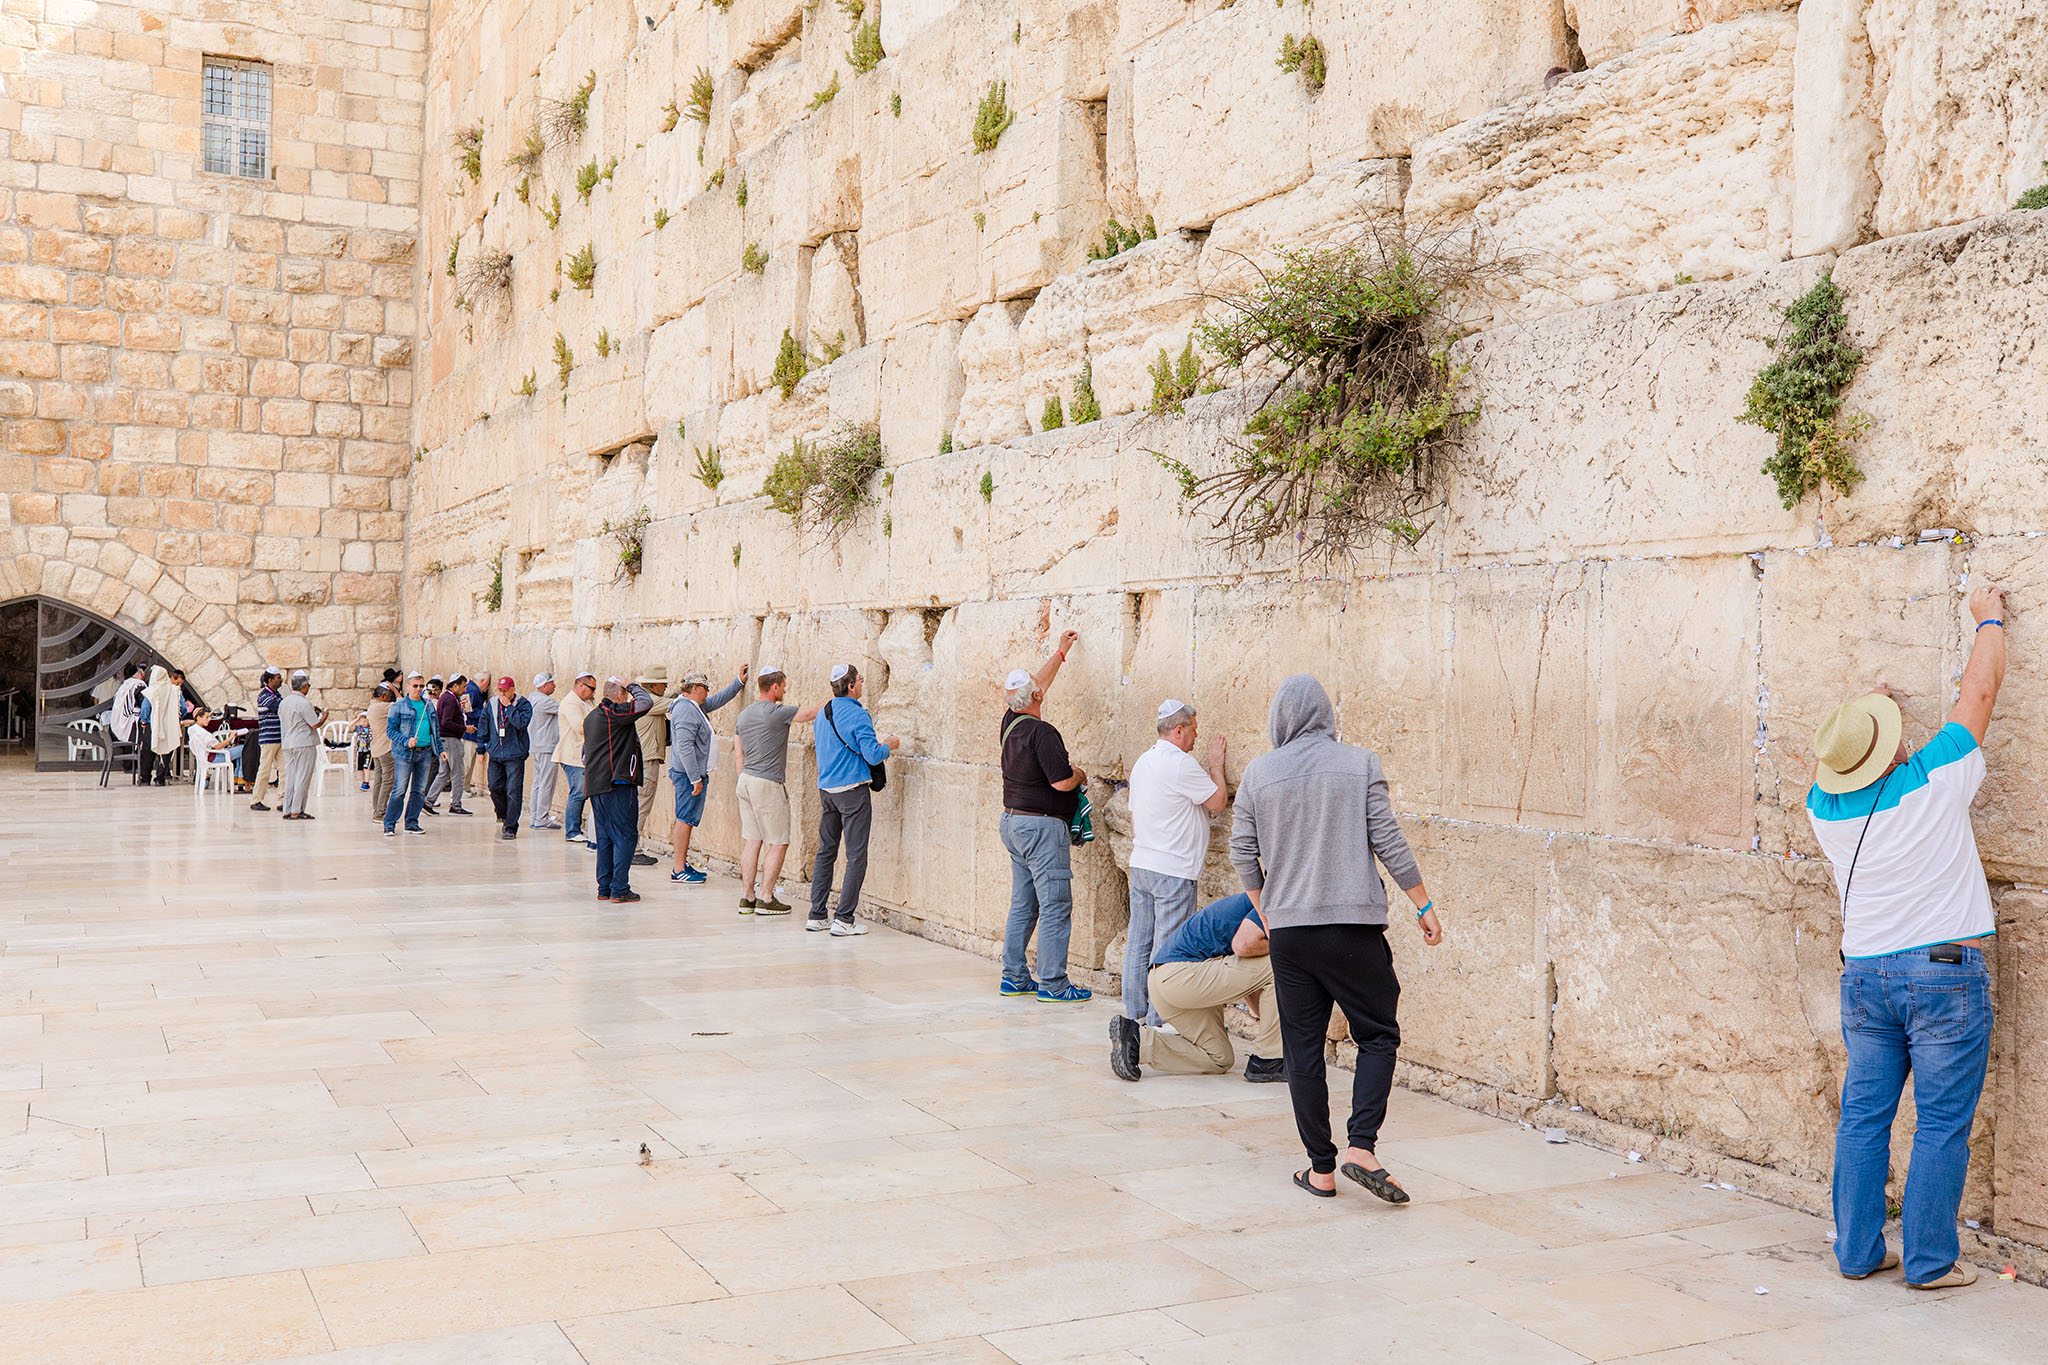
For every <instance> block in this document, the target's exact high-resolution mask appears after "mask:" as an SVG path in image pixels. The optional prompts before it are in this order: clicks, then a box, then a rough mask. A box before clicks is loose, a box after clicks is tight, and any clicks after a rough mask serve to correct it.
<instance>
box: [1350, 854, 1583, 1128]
mask: <svg viewBox="0 0 2048 1365" xmlns="http://www.w3.org/2000/svg"><path fill="white" fill-rule="evenodd" d="M1403 833H1405V834H1406V835H1407V837H1408V843H1409V847H1410V849H1411V850H1412V851H1413V852H1414V854H1415V860H1416V863H1417V864H1418V865H1419V866H1420V867H1421V869H1422V876H1423V880H1424V881H1425V882H1427V883H1428V885H1429V890H1430V894H1431V895H1432V896H1433V897H1435V898H1436V900H1437V901H1438V902H1439V904H1440V905H1441V906H1442V907H1443V910H1442V915H1441V921H1442V922H1443V923H1444V925H1445V936H1444V941H1443V942H1442V943H1440V944H1438V945H1437V946H1436V947H1434V948H1432V947H1429V946H1427V945H1425V944H1424V943H1423V941H1422V934H1421V931H1420V930H1418V929H1417V928H1416V927H1415V916H1414V915H1412V914H1410V913H1409V909H1410V907H1409V905H1408V903H1407V900H1406V898H1405V897H1403V896H1402V894H1401V892H1400V890H1399V888H1397V887H1395V886H1394V884H1393V881H1392V879H1390V878H1386V877H1382V882H1383V884H1384V886H1385V889H1386V893H1387V900H1388V904H1389V906H1390V909H1389V911H1388V915H1387V942H1388V944H1389V946H1391V947H1392V948H1393V950H1394V965H1395V970H1396V971H1397V972H1398V973H1399V974H1400V978H1401V1056H1402V1057H1403V1058H1404V1059H1406V1060H1408V1061H1411V1062H1420V1063H1421V1064H1422V1065H1424V1066H1428V1067H1433V1068H1435V1069H1437V1070H1439V1071H1447V1072H1449V1073H1450V1074H1452V1075H1454V1076H1464V1077H1467V1078H1469V1079H1471V1080H1475V1081H1480V1082H1482V1083H1484V1084H1487V1085H1497V1086H1501V1087H1503V1088H1505V1089H1507V1090H1511V1091H1513V1092H1515V1093H1516V1094H1520V1095H1529V1096H1532V1097H1535V1098H1539V1099H1541V1098H1547V1097H1548V1096H1549V1095H1550V1093H1551V1077H1550V973H1551V968H1550V961H1549V953H1548V950H1547V948H1546V945H1545V934H1546V924H1547V922H1548V920H1549V917H1550V916H1549V911H1550V906H1551V903H1552V888H1551V883H1550V876H1549V858H1548V856H1547V852H1546V848H1545V845H1546V844H1547V843H1548V840H1549V836H1548V835H1545V834H1542V833H1538V832H1535V831H1519V830H1499V829H1488V828H1485V827H1483V826H1463V825H1454V824H1444V823H1442V822H1440V821H1430V820H1417V821H1405V822H1403Z"/></svg>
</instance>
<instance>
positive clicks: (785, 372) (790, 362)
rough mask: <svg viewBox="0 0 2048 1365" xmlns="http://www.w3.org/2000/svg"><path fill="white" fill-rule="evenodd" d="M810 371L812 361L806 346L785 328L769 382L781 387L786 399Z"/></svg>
mask: <svg viewBox="0 0 2048 1365" xmlns="http://www.w3.org/2000/svg"><path fill="white" fill-rule="evenodd" d="M810 372H811V362H810V358H809V357H808V356H806V355H805V354H804V348H803V347H801V346H799V345H798V344H797V340H796V338H795V337H793V336H791V335H790V332H789V328H787V327H785V328H783V329H782V345H781V346H780V347H779V348H778V349H777V350H776V352H775V370H774V373H772V374H771V375H770V376H769V382H771V383H773V384H774V385H775V387H776V388H778V389H781V390H782V396H783V397H784V398H785V399H786V398H788V397H789V396H790V395H791V394H792V393H795V392H796V386H797V385H798V384H801V383H802V382H803V378H804V376H805V375H807V374H809V373H810Z"/></svg>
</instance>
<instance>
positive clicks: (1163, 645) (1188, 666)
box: [1103, 588, 1221, 865]
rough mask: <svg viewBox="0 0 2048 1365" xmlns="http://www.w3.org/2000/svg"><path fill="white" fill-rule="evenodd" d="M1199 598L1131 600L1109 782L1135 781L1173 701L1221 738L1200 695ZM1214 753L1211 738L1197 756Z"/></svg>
mask: <svg viewBox="0 0 2048 1365" xmlns="http://www.w3.org/2000/svg"><path fill="white" fill-rule="evenodd" d="M1195 595H1196V590H1195V589H1193V588H1173V589H1168V590H1165V591H1155V592H1146V593H1132V594H1129V595H1127V597H1126V598H1125V602H1126V605H1127V606H1128V607H1129V609H1130V622H1129V625H1128V626H1127V627H1126V633H1125V635H1124V654H1125V662H1124V669H1123V675H1122V676H1121V677H1120V678H1119V679H1118V680H1117V692H1116V703H1115V704H1116V754H1115V757H1116V764H1117V766H1116V767H1115V768H1114V769H1108V770H1105V772H1104V774H1103V775H1104V776H1106V777H1115V778H1119V779H1122V778H1128V777H1129V776H1130V772H1131V765H1132V764H1134V763H1136V762H1137V761H1138V759H1139V758H1140V757H1142V756H1143V755H1144V753H1145V751H1146V750H1147V749H1150V748H1151V747H1152V745H1153V743H1154V742H1155V741H1156V740H1157V739H1158V724H1157V721H1158V714H1159V704H1160V703H1161V702H1163V701H1165V700H1166V699H1167V698H1169V697H1172V698H1175V699H1177V700H1180V701H1184V702H1187V703H1188V704H1190V705H1191V706H1193V707H1194V708H1195V711H1196V719H1197V723H1198V724H1199V725H1202V726H1205V727H1208V728H1209V733H1210V734H1215V733H1220V731H1217V730H1216V729H1215V725H1216V721H1215V720H1214V718H1212V717H1210V716H1209V715H1208V714H1207V712H1208V708H1209V705H1210V698H1208V697H1206V696H1204V695H1202V694H1201V693H1198V692H1197V691H1196V690H1195ZM1217 700H1218V701H1220V700H1221V699H1220V698H1218V699H1217ZM1208 752H1209V751H1208V748H1207V740H1206V738H1205V739H1204V741H1203V744H1202V745H1201V746H1199V747H1198V748H1197V750H1196V756H1197V757H1199V758H1201V759H1203V760H1204V761H1207V758H1208ZM1126 820H1128V817H1126ZM1126 842H1128V841H1126ZM1125 862H1126V864H1127V865H1128V862H1129V857H1128V851H1126V853H1125Z"/></svg>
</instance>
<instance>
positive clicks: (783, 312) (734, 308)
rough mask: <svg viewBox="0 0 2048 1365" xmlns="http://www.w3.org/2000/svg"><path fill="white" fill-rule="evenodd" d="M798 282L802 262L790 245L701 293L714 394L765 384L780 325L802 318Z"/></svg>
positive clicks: (722, 395) (751, 389)
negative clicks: (752, 268) (754, 267)
mask: <svg viewBox="0 0 2048 1365" xmlns="http://www.w3.org/2000/svg"><path fill="white" fill-rule="evenodd" d="M802 281H803V262H802V260H801V259H800V258H799V255H798V252H797V250H796V248H794V247H789V248H785V249H784V250H781V251H777V252H775V253H774V254H772V255H771V256H769V258H768V261H767V263H766V264H765V265H764V266H763V267H762V269H761V271H760V273H759V274H755V273H754V272H752V271H742V272H740V274H739V276H738V277H737V278H735V279H732V280H730V281H728V282H726V283H725V284H721V285H719V286H717V287H716V288H714V289H713V290H712V291H711V292H710V293H709V294H707V295H706V296H705V299H704V314H705V327H706V330H707V331H708V332H709V333H710V344H711V358H712V363H713V366H714V367H715V369H714V377H715V382H716V384H717V386H718V387H717V392H716V394H715V395H714V396H715V397H717V398H720V399H728V398H738V397H741V396H743V395H746V394H750V393H755V392H758V391H760V390H762V389H764V388H766V387H767V386H768V384H769V382H770V380H771V378H772V377H773V375H774V373H775V357H776V354H777V352H778V351H779V350H780V349H781V345H782V332H783V329H784V328H792V329H793V328H795V327H797V326H799V325H800V324H801V322H802V315H801V312H800V309H799V306H798V300H799V299H800V298H801V297H802Z"/></svg>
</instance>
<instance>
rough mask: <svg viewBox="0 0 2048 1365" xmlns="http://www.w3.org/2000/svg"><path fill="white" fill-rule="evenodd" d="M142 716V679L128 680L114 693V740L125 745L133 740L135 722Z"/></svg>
mask: <svg viewBox="0 0 2048 1365" xmlns="http://www.w3.org/2000/svg"><path fill="white" fill-rule="evenodd" d="M141 715H142V679H140V678H130V679H129V680H128V681H127V682H124V683H122V684H121V690H120V691H118V692H116V693H114V716H113V729H114V738H115V739H118V740H120V741H121V742H122V743H123V744H126V743H127V742H128V741H129V740H131V739H133V738H135V722H136V720H137V719H139V718H140V717H141Z"/></svg>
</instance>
